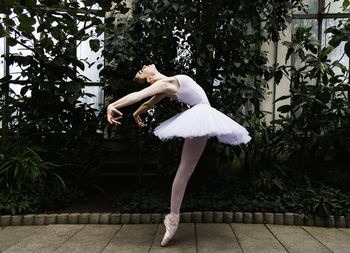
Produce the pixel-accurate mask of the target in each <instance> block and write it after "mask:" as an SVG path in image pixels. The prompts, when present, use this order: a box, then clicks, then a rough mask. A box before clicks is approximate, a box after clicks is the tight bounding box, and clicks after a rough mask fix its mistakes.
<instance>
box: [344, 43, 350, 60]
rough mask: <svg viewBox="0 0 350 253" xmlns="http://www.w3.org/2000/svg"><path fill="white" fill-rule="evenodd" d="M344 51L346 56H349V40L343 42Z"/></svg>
mask: <svg viewBox="0 0 350 253" xmlns="http://www.w3.org/2000/svg"><path fill="white" fill-rule="evenodd" d="M344 51H345V53H346V55H347V56H348V57H350V41H348V42H346V43H345V46H344Z"/></svg>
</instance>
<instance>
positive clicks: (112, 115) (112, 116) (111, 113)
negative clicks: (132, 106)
mask: <svg viewBox="0 0 350 253" xmlns="http://www.w3.org/2000/svg"><path fill="white" fill-rule="evenodd" d="M116 115H119V116H118V117H116ZM121 115H123V113H121V112H120V111H119V110H117V109H116V108H114V106H111V105H109V106H108V107H107V120H108V122H109V123H110V124H112V125H113V124H114V125H121V122H120V121H118V120H119V119H121V118H122V117H123V116H121Z"/></svg>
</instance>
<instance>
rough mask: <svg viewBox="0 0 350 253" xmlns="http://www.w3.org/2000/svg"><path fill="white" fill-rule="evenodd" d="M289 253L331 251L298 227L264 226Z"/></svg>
mask: <svg viewBox="0 0 350 253" xmlns="http://www.w3.org/2000/svg"><path fill="white" fill-rule="evenodd" d="M266 226H267V228H268V229H269V230H270V231H271V232H272V233H273V234H274V236H275V237H276V238H277V239H278V240H279V241H280V243H282V244H283V245H284V247H285V248H286V249H287V251H288V252H289V253H305V252H307V253H331V251H330V250H329V249H328V248H327V247H326V246H325V245H323V244H322V243H320V242H319V241H318V240H316V239H315V238H314V237H313V236H312V235H310V234H309V233H308V232H306V231H305V230H304V229H302V228H301V227H299V226H294V225H291V226H284V225H270V224H267V225H266Z"/></svg>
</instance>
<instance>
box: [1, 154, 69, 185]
mask: <svg viewBox="0 0 350 253" xmlns="http://www.w3.org/2000/svg"><path fill="white" fill-rule="evenodd" d="M55 168H57V165H55V164H52V163H50V162H45V161H43V160H42V159H41V158H40V157H39V156H38V155H37V154H36V153H35V152H34V151H33V150H32V149H30V148H28V147H27V148H24V149H23V150H18V151H17V152H16V154H15V155H13V156H11V155H9V156H8V155H7V154H6V155H4V158H3V160H2V161H1V162H0V184H1V185H2V186H5V187H6V188H10V189H19V190H20V189H22V188H28V189H31V190H35V188H36V187H37V186H38V185H39V186H42V185H45V184H46V183H47V182H46V181H47V180H48V179H49V178H50V177H51V178H53V179H55V180H57V181H58V182H59V183H60V184H61V186H62V187H65V184H64V181H63V180H62V178H61V177H60V176H59V175H58V173H57V172H56V171H55ZM56 170H57V169H56Z"/></svg>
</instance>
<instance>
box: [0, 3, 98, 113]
mask: <svg viewBox="0 0 350 253" xmlns="http://www.w3.org/2000/svg"><path fill="white" fill-rule="evenodd" d="M79 3H80V4H81V5H83V3H84V1H79ZM93 9H94V10H98V9H101V8H100V7H99V6H98V4H95V5H94V6H93ZM57 13H60V12H58V11H57ZM10 18H12V19H13V20H14V21H15V23H16V24H17V25H19V21H18V19H17V18H16V14H14V13H12V14H11V16H10ZM101 20H102V22H104V20H103V19H102V18H101ZM78 22H79V21H78ZM56 25H57V23H56V22H54V23H52V26H56ZM83 26H84V23H83V22H80V23H78V27H79V28H82V27H83ZM37 27H38V22H36V24H35V25H34V28H35V30H34V32H33V35H34V36H35V37H36V38H38V39H39V37H40V33H37V32H36V28H37ZM88 33H89V34H90V36H91V37H90V38H89V40H86V41H83V42H81V43H80V44H78V43H77V44H76V45H77V47H76V56H77V58H78V59H80V60H81V61H82V62H84V65H85V68H84V71H83V70H81V69H79V68H78V69H77V71H78V74H81V75H84V76H85V77H87V78H88V79H89V80H87V85H88V86H87V87H86V88H84V90H83V92H86V93H90V94H93V95H95V97H92V98H90V97H88V96H86V95H85V96H83V97H82V98H81V99H80V101H81V102H86V103H94V105H93V107H94V108H96V109H98V110H100V109H101V108H102V106H103V102H104V97H103V91H102V87H100V81H101V80H100V77H99V72H100V70H101V68H100V69H97V66H98V65H99V64H103V57H102V48H101V49H100V50H99V51H98V52H93V51H92V50H91V49H90V45H89V41H90V40H91V39H98V40H99V41H100V44H101V45H103V40H104V34H101V35H100V36H97V34H96V32H95V29H94V28H89V30H88ZM15 36H17V39H20V38H19V37H18V35H15V34H13V37H15ZM47 36H49V37H51V38H52V40H53V42H54V43H56V42H57V40H56V39H54V38H53V37H52V36H51V35H50V34H47ZM24 43H25V45H27V46H28V47H30V48H31V47H33V45H32V41H26V42H24ZM5 48H6V40H5V39H4V38H0V56H1V55H2V54H4V52H5ZM9 53H11V54H16V55H22V56H26V55H30V54H32V51H31V50H29V49H27V48H26V47H25V46H23V45H19V44H17V45H16V46H13V47H10V48H9ZM8 67H9V73H8V74H10V75H12V79H16V78H18V79H17V80H19V81H24V80H25V79H24V78H23V77H21V72H22V69H21V67H20V66H18V65H17V64H13V65H10V66H8ZM5 74H6V68H5V62H4V58H3V57H0V77H2V76H4V75H5ZM66 81H70V80H69V78H67V80H66ZM22 87H23V86H22V85H21V84H19V83H15V84H10V89H11V90H12V91H13V93H12V96H15V95H19V94H20V90H21V88H22ZM26 96H30V91H28V92H27V93H26Z"/></svg>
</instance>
